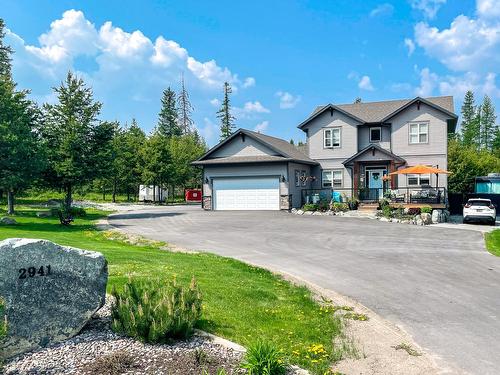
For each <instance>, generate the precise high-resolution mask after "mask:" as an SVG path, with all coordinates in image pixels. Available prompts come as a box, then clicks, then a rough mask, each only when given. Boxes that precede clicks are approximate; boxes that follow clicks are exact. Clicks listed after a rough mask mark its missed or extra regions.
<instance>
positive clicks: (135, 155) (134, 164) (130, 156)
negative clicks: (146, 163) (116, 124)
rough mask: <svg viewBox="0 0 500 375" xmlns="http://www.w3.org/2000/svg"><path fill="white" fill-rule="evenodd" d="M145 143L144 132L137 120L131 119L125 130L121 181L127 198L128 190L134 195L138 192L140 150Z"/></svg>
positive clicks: (140, 178)
mask: <svg viewBox="0 0 500 375" xmlns="http://www.w3.org/2000/svg"><path fill="white" fill-rule="evenodd" d="M145 143H146V134H145V133H144V131H143V130H142V129H141V128H140V127H139V125H138V124H137V121H136V120H135V119H132V124H131V125H130V127H129V128H128V129H127V130H126V131H125V144H126V147H125V154H124V155H123V156H122V157H123V160H124V162H123V168H124V170H123V173H122V181H123V182H124V183H125V190H126V193H127V199H128V200H130V191H133V192H134V196H135V195H136V194H138V193H139V185H140V184H141V182H142V173H143V172H142V164H143V159H142V154H141V150H142V149H143V148H144V145H145Z"/></svg>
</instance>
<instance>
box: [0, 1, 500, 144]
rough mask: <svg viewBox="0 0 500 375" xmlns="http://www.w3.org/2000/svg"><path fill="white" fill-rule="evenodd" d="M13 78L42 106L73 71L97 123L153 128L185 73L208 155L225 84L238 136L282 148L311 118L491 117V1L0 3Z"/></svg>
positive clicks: (494, 81)
mask: <svg viewBox="0 0 500 375" xmlns="http://www.w3.org/2000/svg"><path fill="white" fill-rule="evenodd" d="M0 9H1V17H3V18H4V20H5V22H6V23H7V27H8V28H9V30H10V32H9V34H8V36H7V42H8V43H10V44H11V45H12V46H13V47H14V49H15V50H16V54H15V55H14V61H13V65H14V79H15V80H16V81H17V82H18V83H19V86H20V87H21V88H29V89H31V90H32V94H31V95H32V97H33V98H34V99H35V100H37V101H39V102H45V101H53V100H54V96H53V94H52V91H51V87H53V86H56V85H58V84H59V83H60V81H61V80H62V79H63V77H64V76H65V74H66V72H67V71H68V70H69V69H71V70H74V71H76V72H78V74H79V75H80V76H82V77H83V78H84V79H85V81H86V82H87V83H88V84H89V85H91V86H92V87H93V88H94V92H95V95H96V98H97V99H99V100H100V101H102V102H103V104H104V106H103V112H102V116H101V117H102V119H106V120H115V119H116V120H119V121H121V122H123V123H125V122H130V121H131V119H132V118H133V117H135V118H136V119H137V120H138V122H139V124H140V125H141V127H142V128H144V129H145V130H146V131H149V130H151V129H152V128H153V126H154V124H155V122H156V118H157V114H158V111H159V105H160V97H161V92H162V90H163V89H165V88H166V87H167V86H171V87H173V88H174V89H178V86H179V77H180V75H181V73H183V74H184V76H185V80H186V85H187V87H188V90H189V92H190V94H191V99H192V104H193V106H194V107H195V111H194V120H195V122H196V126H197V127H198V129H199V130H200V132H201V133H202V134H203V135H204V136H205V138H206V139H207V141H208V143H209V144H210V145H213V144H214V143H216V142H217V140H218V138H219V130H218V123H217V119H216V117H215V112H216V111H217V109H218V101H219V100H220V99H221V97H222V84H223V82H224V81H225V80H228V81H230V82H231V83H232V85H233V87H234V94H233V95H232V100H233V106H234V115H235V116H236V118H237V121H236V123H237V126H238V127H244V128H248V129H257V130H259V131H261V132H263V133H266V134H270V135H274V136H278V137H283V138H285V139H289V138H295V139H296V140H299V139H302V138H303V135H302V133H301V132H300V131H299V130H298V129H297V128H296V125H297V124H298V123H300V122H301V121H302V120H303V119H304V118H305V117H307V115H308V114H309V113H310V112H311V111H312V110H313V108H314V107H315V106H317V105H320V104H325V103H329V102H333V103H349V102H352V101H354V99H355V98H356V97H358V96H359V97H361V98H362V100H363V101H373V100H384V99H395V98H406V97H414V96H416V95H421V96H432V95H441V94H443V95H454V96H455V107H456V110H457V112H458V111H459V106H460V104H461V100H462V97H463V94H464V92H465V91H466V90H467V89H473V90H474V91H475V92H476V94H477V95H478V96H479V98H482V96H483V95H484V94H488V95H490V97H492V99H493V100H494V103H495V104H496V106H497V108H500V88H499V87H500V77H498V76H497V75H498V73H500V72H499V70H500V69H499V67H500V0H476V1H474V0H460V1H452V0H448V1H447V0H408V1H406V0H400V1H383V0H382V1H353V0H342V1H326V0H322V1H319V0H318V1H292V0H289V1H251V2H250V1H217V2H212V1H210V2H209V1H189V0H183V1H146V0H142V1H123V0H122V1H95V0H89V1H63V0H59V1H57V2H55V1H47V0H36V1H35V0H34V1H19V0H12V1H11V0H0Z"/></svg>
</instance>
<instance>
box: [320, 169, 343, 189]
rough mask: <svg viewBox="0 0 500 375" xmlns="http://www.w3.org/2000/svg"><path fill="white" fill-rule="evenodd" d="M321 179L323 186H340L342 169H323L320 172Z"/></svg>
mask: <svg viewBox="0 0 500 375" xmlns="http://www.w3.org/2000/svg"><path fill="white" fill-rule="evenodd" d="M321 180H322V181H323V187H324V188H328V187H334V188H339V187H342V171H341V170H333V171H331V170H330V171H323V172H322V173H321Z"/></svg>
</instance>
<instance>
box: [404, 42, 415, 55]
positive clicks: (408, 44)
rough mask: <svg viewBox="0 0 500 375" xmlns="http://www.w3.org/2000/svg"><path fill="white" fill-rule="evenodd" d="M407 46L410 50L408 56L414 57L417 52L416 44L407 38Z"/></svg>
mask: <svg viewBox="0 0 500 375" xmlns="http://www.w3.org/2000/svg"><path fill="white" fill-rule="evenodd" d="M404 43H405V46H406V48H408V56H411V55H413V52H415V43H413V40H411V39H410V38H405V42H404Z"/></svg>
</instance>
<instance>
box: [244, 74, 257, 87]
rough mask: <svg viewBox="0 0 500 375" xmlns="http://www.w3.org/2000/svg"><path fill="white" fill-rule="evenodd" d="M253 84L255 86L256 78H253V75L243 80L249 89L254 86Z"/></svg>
mask: <svg viewBox="0 0 500 375" xmlns="http://www.w3.org/2000/svg"><path fill="white" fill-rule="evenodd" d="M253 86H255V78H253V77H248V78H245V80H244V81H243V88H244V89H247V88H249V87H253Z"/></svg>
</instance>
